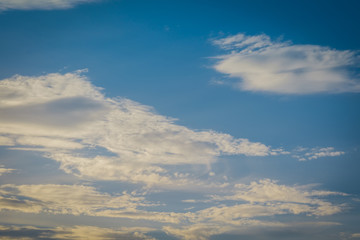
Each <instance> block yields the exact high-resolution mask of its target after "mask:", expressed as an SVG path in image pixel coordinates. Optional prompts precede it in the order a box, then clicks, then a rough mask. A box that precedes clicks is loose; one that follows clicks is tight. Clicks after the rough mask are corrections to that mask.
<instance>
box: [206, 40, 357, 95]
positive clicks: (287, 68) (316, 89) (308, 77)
mask: <svg viewBox="0 0 360 240" xmlns="http://www.w3.org/2000/svg"><path fill="white" fill-rule="evenodd" d="M212 42H213V44H215V45H217V46H219V47H220V48H222V49H224V50H226V51H229V53H227V54H225V55H222V56H217V57H215V59H216V64H215V65H214V69H216V70H217V71H218V72H220V73H224V74H227V75H228V76H230V77H232V78H234V79H236V80H235V82H233V83H232V85H233V86H234V87H235V88H238V89H241V90H244V91H254V92H256V91H259V92H270V93H277V94H312V93H342V92H360V78H359V76H358V75H356V73H354V72H352V70H354V69H357V70H355V71H358V68H359V64H360V58H359V55H358V52H357V51H351V50H336V49H331V48H329V47H324V46H319V45H297V44H292V43H291V42H282V41H272V40H271V39H270V37H269V36H267V35H265V34H262V35H255V36H247V35H245V34H237V35H234V36H229V37H226V38H222V39H216V40H213V41H212ZM350 69H352V70H350Z"/></svg>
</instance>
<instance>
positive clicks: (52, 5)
mask: <svg viewBox="0 0 360 240" xmlns="http://www.w3.org/2000/svg"><path fill="white" fill-rule="evenodd" d="M95 1H99V0H0V10H8V9H18V10H32V9H42V10H51V9H68V8H73V7H75V6H76V5H79V4H83V3H89V2H95Z"/></svg>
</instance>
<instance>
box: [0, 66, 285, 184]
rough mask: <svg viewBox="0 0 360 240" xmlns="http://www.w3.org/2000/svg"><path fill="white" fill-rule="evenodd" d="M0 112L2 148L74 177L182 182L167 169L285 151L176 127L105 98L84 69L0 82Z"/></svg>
mask: <svg viewBox="0 0 360 240" xmlns="http://www.w3.org/2000/svg"><path fill="white" fill-rule="evenodd" d="M0 115H1V116H2V117H1V118H0V135H2V138H1V139H0V140H1V141H0V143H4V145H6V146H9V145H12V149H23V150H36V151H43V152H44V153H45V156H46V157H48V158H51V159H54V160H56V161H58V162H60V164H61V168H62V169H63V170H65V171H67V172H68V173H73V174H76V175H77V176H79V177H91V178H93V179H103V180H122V181H131V182H136V183H138V182H148V183H149V182H150V183H153V184H155V183H165V182H167V183H174V182H175V181H177V182H181V181H182V184H183V185H184V184H185V183H189V182H186V181H187V180H186V179H185V175H184V174H181V173H176V177H174V176H175V175H174V176H169V175H166V174H167V173H168V171H167V169H168V168H171V166H175V165H176V166H179V169H181V165H203V166H206V168H207V166H208V165H209V164H211V163H213V162H215V161H217V160H218V158H219V157H220V156H222V155H246V156H268V155H273V154H278V153H279V150H278V149H274V150H273V149H271V148H270V147H269V146H266V145H264V144H262V143H259V142H251V141H249V140H248V139H243V138H234V137H233V136H231V135H229V134H224V133H217V132H215V131H211V130H208V131H195V130H191V129H189V128H187V127H184V126H180V125H177V124H176V123H175V119H172V118H168V117H165V116H162V115H159V114H157V113H155V111H154V110H153V109H152V108H151V107H148V106H145V105H142V104H139V103H136V102H134V101H131V100H129V99H125V98H115V99H110V98H106V97H105V96H104V95H103V94H102V93H101V89H100V88H97V87H95V86H93V85H92V84H91V83H90V82H89V81H88V80H87V78H86V77H85V76H83V71H76V72H72V73H66V74H58V73H52V74H47V75H43V76H37V77H27V76H20V75H16V76H13V77H11V78H8V79H4V80H2V81H0ZM90 153H92V154H90ZM174 174H175V173H174ZM181 176H183V177H181ZM179 178H181V179H179Z"/></svg>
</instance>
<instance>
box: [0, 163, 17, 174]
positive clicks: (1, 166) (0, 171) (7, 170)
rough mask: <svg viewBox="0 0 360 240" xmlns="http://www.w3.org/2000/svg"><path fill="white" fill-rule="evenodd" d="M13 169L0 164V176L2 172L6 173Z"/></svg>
mask: <svg viewBox="0 0 360 240" xmlns="http://www.w3.org/2000/svg"><path fill="white" fill-rule="evenodd" d="M13 171H15V169H12V168H5V167H4V165H1V164H0V176H1V175H3V174H6V173H11V172H13Z"/></svg>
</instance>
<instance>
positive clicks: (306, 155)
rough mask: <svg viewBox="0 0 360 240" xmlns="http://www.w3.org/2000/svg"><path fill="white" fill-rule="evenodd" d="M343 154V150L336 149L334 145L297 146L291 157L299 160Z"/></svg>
mask: <svg viewBox="0 0 360 240" xmlns="http://www.w3.org/2000/svg"><path fill="white" fill-rule="evenodd" d="M344 154H345V152H343V151H337V150H335V148H334V147H322V148H320V147H316V148H311V149H307V148H297V149H295V151H294V155H293V157H294V158H297V159H299V161H308V160H314V159H318V158H324V157H338V156H341V155H344Z"/></svg>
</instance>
